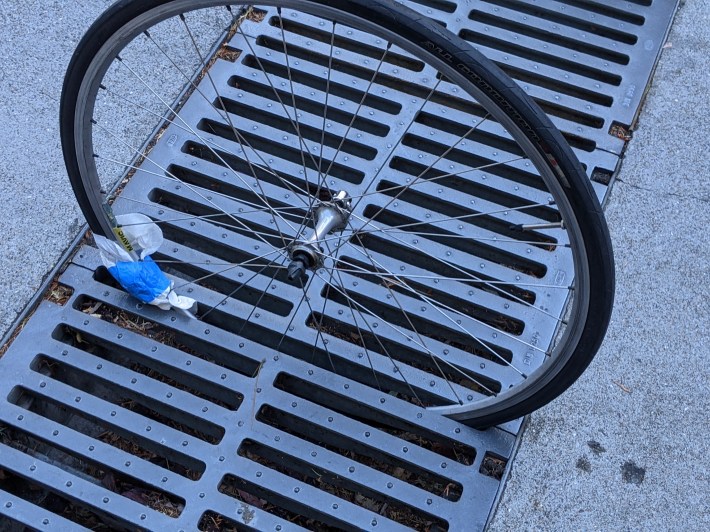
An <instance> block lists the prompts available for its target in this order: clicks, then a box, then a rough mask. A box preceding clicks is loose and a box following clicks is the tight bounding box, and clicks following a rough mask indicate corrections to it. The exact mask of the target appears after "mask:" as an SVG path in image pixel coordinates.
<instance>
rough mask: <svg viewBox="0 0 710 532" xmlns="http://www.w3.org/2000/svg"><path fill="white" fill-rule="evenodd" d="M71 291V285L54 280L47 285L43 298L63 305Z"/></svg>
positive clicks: (72, 291)
mask: <svg viewBox="0 0 710 532" xmlns="http://www.w3.org/2000/svg"><path fill="white" fill-rule="evenodd" d="M73 293H74V290H73V289H72V288H71V287H69V286H66V285H63V284H60V283H59V282H58V281H56V280H55V281H52V283H51V284H50V285H49V288H48V289H47V294H46V295H45V299H46V300H47V301H51V302H52V303H56V304H57V305H62V306H63V305H64V304H66V302H67V301H69V298H70V297H71V296H72V294H73Z"/></svg>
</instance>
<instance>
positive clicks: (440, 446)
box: [274, 373, 476, 465]
mask: <svg viewBox="0 0 710 532" xmlns="http://www.w3.org/2000/svg"><path fill="white" fill-rule="evenodd" d="M274 386H275V387H276V388H279V389H282V390H286V391H288V392H289V393H292V394H293V395H295V396H297V397H301V398H303V399H306V400H308V401H312V402H314V403H316V404H319V405H321V406H324V407H325V408H328V409H330V410H333V411H335V412H338V413H340V414H342V415H344V416H346V417H350V418H352V419H354V420H357V421H364V422H366V423H368V424H370V425H371V426H376V427H377V428H379V429H380V430H382V431H384V432H387V433H389V434H391V435H393V436H395V437H397V438H399V439H401V440H403V441H406V442H410V443H413V444H415V445H417V446H419V447H421V448H423V449H427V450H430V451H432V452H435V453H437V454H439V455H441V456H443V457H446V458H449V459H452V460H455V461H457V462H459V463H460V464H463V465H471V464H472V463H473V461H474V459H475V458H476V450H475V449H474V448H472V447H469V446H467V445H465V444H463V443H461V442H457V441H456V440H453V439H444V438H442V437H441V435H437V434H435V433H432V432H430V431H429V430H427V428H426V427H420V426H416V425H414V424H404V423H403V420H400V419H395V418H394V416H393V417H392V418H389V419H388V418H387V416H386V415H382V414H381V413H380V420H381V422H380V423H373V421H371V420H367V419H366V418H364V417H362V416H363V415H366V412H364V411H363V410H364V409H363V408H362V405H360V404H357V403H356V402H355V401H354V400H352V399H350V398H348V397H345V396H342V395H338V394H336V393H334V392H333V391H332V390H329V389H326V388H323V387H321V386H319V385H317V384H315V383H313V382H308V381H305V380H303V379H300V378H299V377H295V376H293V375H288V374H287V373H281V374H279V376H278V377H277V378H276V380H275V382H274ZM388 421H389V422H388ZM400 426H401V428H397V427H400Z"/></svg>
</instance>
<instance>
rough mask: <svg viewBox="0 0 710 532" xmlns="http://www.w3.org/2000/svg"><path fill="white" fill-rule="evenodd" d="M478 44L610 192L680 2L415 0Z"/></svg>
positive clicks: (414, 5)
mask: <svg viewBox="0 0 710 532" xmlns="http://www.w3.org/2000/svg"><path fill="white" fill-rule="evenodd" d="M403 3H404V4H406V5H408V6H409V7H411V8H412V9H415V10H417V11H419V12H421V13H423V14H425V15H427V16H429V17H431V18H433V19H435V20H438V21H440V22H441V23H442V24H444V25H445V26H446V27H447V28H448V29H449V30H450V31H452V32H454V33H456V34H458V35H459V36H460V37H462V38H463V39H465V40H467V41H470V42H471V43H473V44H474V45H475V46H476V47H477V48H478V49H479V50H480V51H481V52H482V53H483V54H485V55H486V56H487V57H489V58H490V59H492V60H493V61H494V62H495V63H497V64H498V66H500V67H501V68H502V69H503V70H504V71H506V73H507V74H508V75H510V76H511V77H512V78H513V79H515V80H516V81H518V82H519V83H520V84H521V85H522V86H523V88H524V89H525V90H526V91H527V92H528V94H530V95H531V96H532V97H533V98H534V99H535V100H536V101H537V103H538V104H540V106H541V107H542V108H543V109H544V110H545V111H546V112H547V113H548V114H549V115H550V117H551V118H552V120H553V122H554V123H555V125H556V126H557V127H558V128H559V129H560V131H562V132H563V133H564V134H565V137H566V138H567V140H568V142H569V143H570V145H571V146H572V147H573V148H574V149H575V152H576V154H577V156H578V157H579V159H580V161H581V162H582V164H583V165H584V166H585V168H586V169H587V173H588V174H589V175H590V176H591V177H592V179H593V181H594V183H595V187H596V189H597V194H598V196H599V197H600V198H601V199H603V198H604V197H605V195H606V191H607V187H606V186H603V185H608V184H609V182H610V180H611V178H612V175H613V174H614V172H615V170H616V166H617V164H618V161H619V156H620V155H621V154H622V153H623V150H624V146H625V145H626V142H627V141H628V140H629V138H630V134H629V133H630V128H631V126H632V125H633V124H634V122H635V120H636V117H637V115H638V112H639V109H640V107H641V102H642V101H643V98H644V96H645V90H646V85H647V84H648V82H649V80H650V77H651V75H652V72H653V68H654V66H655V63H656V60H657V58H658V56H659V54H660V52H661V48H662V46H663V44H664V42H665V37H666V35H667V32H668V29H669V27H670V21H671V20H672V17H673V15H674V14H675V10H676V8H677V6H678V2H677V1H663V0H624V1H619V2H603V1H602V0H467V1H463V2H456V3H454V2H448V1H445V0H412V1H407V2H403Z"/></svg>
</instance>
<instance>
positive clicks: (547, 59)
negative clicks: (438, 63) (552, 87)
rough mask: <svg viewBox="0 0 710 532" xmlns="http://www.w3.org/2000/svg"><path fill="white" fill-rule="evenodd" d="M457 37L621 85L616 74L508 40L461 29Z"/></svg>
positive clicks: (604, 81) (619, 77) (616, 85)
mask: <svg viewBox="0 0 710 532" xmlns="http://www.w3.org/2000/svg"><path fill="white" fill-rule="evenodd" d="M459 36H460V37H461V38H462V39H465V40H467V41H471V42H472V43H475V44H478V45H482V46H487V47H490V48H494V49H496V50H500V51H502V52H506V53H509V54H511V55H515V56H518V57H521V58H524V59H528V60H530V61H537V62H539V63H542V64H545V65H548V66H551V67H554V68H558V69H560V70H563V71H565V72H571V73H574V74H579V75H580V76H585V77H587V78H591V79H594V80H597V81H601V82H603V83H608V84H609V85H613V86H615V87H618V86H619V85H621V80H622V78H621V76H619V75H618V74H612V73H611V72H606V71H603V70H599V69H597V68H593V67H590V66H587V65H585V64H582V63H577V62H575V61H570V60H568V59H563V58H561V57H559V56H556V55H551V54H548V53H544V52H539V51H537V50H536V49H534V48H528V47H526V46H521V45H518V44H513V43H512V42H511V41H509V40H505V39H502V38H498V37H493V36H491V35H486V34H484V33H481V32H480V31H475V30H471V29H463V30H461V31H460V32H459Z"/></svg>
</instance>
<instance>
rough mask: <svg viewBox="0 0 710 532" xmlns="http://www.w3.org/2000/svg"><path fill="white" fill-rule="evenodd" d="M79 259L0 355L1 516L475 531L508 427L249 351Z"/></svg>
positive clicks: (83, 255) (58, 521)
mask: <svg viewBox="0 0 710 532" xmlns="http://www.w3.org/2000/svg"><path fill="white" fill-rule="evenodd" d="M96 260H97V256H96V252H95V250H93V249H92V248H83V249H82V250H80V251H79V254H78V255H77V257H76V259H75V262H73V263H72V264H70V265H69V267H68V268H67V270H66V271H65V273H64V274H63V275H62V277H61V278H60V283H61V285H58V286H57V287H56V288H55V293H59V294H61V295H60V296H59V298H56V297H55V298H54V299H55V301H58V302H59V303H61V304H58V303H53V302H51V301H46V302H44V303H42V304H41V305H40V307H39V309H38V310H37V312H36V313H35V314H34V316H33V318H32V319H31V320H30V322H29V323H28V324H27V326H26V327H25V328H24V330H23V331H22V333H21V334H20V335H19V336H18V338H17V339H16V341H15V342H14V344H13V346H12V348H11V349H10V350H9V351H8V353H7V354H6V356H5V358H4V359H3V362H2V363H3V368H4V374H5V375H8V376H11V378H8V379H4V380H3V382H2V384H0V393H1V394H2V396H3V397H4V398H6V400H5V401H4V402H3V405H2V408H1V409H0V457H1V460H2V463H1V464H0V467H1V469H0V472H1V473H2V476H1V477H0V484H2V489H3V490H4V493H0V504H1V505H2V513H3V514H4V515H5V516H7V517H8V518H9V519H10V520H11V521H12V522H17V523H24V524H26V525H28V526H30V527H33V528H34V527H36V528H41V529H45V530H60V529H61V530H65V529H67V528H68V524H67V523H68V520H71V521H74V522H77V521H78V522H80V523H81V524H83V525H85V526H89V527H91V525H92V523H94V524H95V523H108V524H109V525H111V526H116V527H122V528H123V527H125V528H130V529H135V528H136V527H139V528H145V529H149V530H197V529H201V530H214V529H215V528H214V527H213V528H210V523H211V522H212V520H215V521H216V522H222V523H226V524H228V523H230V522H233V523H236V522H237V521H238V522H239V523H241V524H244V525H247V527H249V528H252V529H255V530H282V529H283V530H286V529H289V527H293V528H295V525H301V526H304V527H308V528H314V527H315V528H318V529H324V527H326V526H328V527H333V528H337V529H349V530H381V529H382V528H383V527H384V528H385V529H393V530H395V529H398V528H399V527H400V525H401V526H402V527H404V526H416V527H418V528H420V529H424V528H426V529H428V530H435V529H436V530H446V529H451V530H463V529H469V530H470V529H472V528H471V527H473V529H475V528H481V527H482V526H483V525H484V523H485V520H486V517H487V515H488V512H489V510H490V507H491V505H492V503H493V499H494V497H495V495H496V492H497V490H498V487H499V480H498V478H500V475H501V474H502V469H503V467H504V466H505V463H506V462H507V459H508V457H509V456H510V454H511V451H512V446H513V443H514V436H513V435H512V434H510V433H509V432H506V431H503V430H500V429H493V430H489V431H486V432H479V431H475V430H473V429H470V428H467V427H464V426H461V425H459V424H458V423H455V422H453V421H450V420H448V419H444V418H441V417H440V416H438V415H436V414H432V413H428V412H426V411H422V410H421V409H419V408H416V407H414V406H413V405H411V404H408V403H406V402H404V401H399V400H396V399H395V398H393V397H391V396H389V395H387V394H382V393H379V392H377V391H376V390H373V389H372V388H368V387H366V386H362V385H359V384H357V383H355V382H352V381H350V380H348V379H345V378H341V377H338V376H336V375H334V374H332V373H329V372H327V371H324V370H321V369H319V368H316V367H313V366H311V365H309V364H306V363H303V362H300V361H298V360H295V359H293V358H291V357H285V356H281V357H279V356H278V355H275V356H270V357H269V358H268V359H263V358H262V357H263V354H264V349H263V346H261V345H259V344H257V343H255V342H253V341H250V340H247V339H244V338H239V337H236V336H234V335H233V334H231V333H229V332H228V331H225V330H220V329H219V328H210V329H205V328H204V325H203V324H201V323H199V322H197V321H195V320H189V319H187V318H185V317H182V316H179V317H178V316H172V317H170V315H168V314H166V313H164V312H161V311H159V310H156V309H153V308H148V307H143V306H142V305H136V302H135V301H134V300H132V299H130V298H128V297H127V296H126V295H125V294H124V293H123V292H122V291H121V290H119V289H116V288H115V287H114V286H113V283H112V282H110V281H109V280H108V277H107V276H106V274H105V272H102V270H101V269H99V270H96V271H94V269H93V268H87V267H86V266H93V265H94V264H96ZM197 291H199V290H197ZM69 294H71V295H69ZM64 295H66V297H68V299H65V296H64ZM196 296H197V297H200V294H196ZM496 477H497V478H496ZM38 506H39V507H41V508H43V509H41V510H40V509H38ZM55 511H56V512H57V514H58V515H57V514H55V513H54V512H55ZM0 522H2V521H0ZM5 523H6V524H7V523H8V521H7V519H6V520H5Z"/></svg>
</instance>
